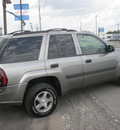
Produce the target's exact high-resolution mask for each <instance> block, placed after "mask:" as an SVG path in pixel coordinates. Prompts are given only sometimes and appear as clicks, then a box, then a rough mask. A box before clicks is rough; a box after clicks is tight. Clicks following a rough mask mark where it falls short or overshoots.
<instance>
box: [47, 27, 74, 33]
mask: <svg viewBox="0 0 120 130" xmlns="http://www.w3.org/2000/svg"><path fill="white" fill-rule="evenodd" d="M47 31H48V32H50V31H67V32H70V31H76V30H73V29H66V28H53V29H49V30H47Z"/></svg>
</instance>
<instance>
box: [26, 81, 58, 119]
mask: <svg viewBox="0 0 120 130" xmlns="http://www.w3.org/2000/svg"><path fill="white" fill-rule="evenodd" d="M57 101H58V96H57V92H56V90H55V89H54V88H53V87H52V86H51V85H49V84H45V83H41V84H37V85H34V86H32V87H31V88H30V89H29V90H28V92H27V94H26V97H25V108H26V110H27V112H28V113H29V114H31V115H32V116H35V117H45V116H48V115H50V114H51V113H52V112H53V111H54V110H55V108H56V106H57Z"/></svg>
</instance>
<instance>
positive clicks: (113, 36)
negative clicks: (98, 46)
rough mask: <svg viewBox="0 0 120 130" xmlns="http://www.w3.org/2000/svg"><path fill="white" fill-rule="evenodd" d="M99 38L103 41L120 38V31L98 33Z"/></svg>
mask: <svg viewBox="0 0 120 130" xmlns="http://www.w3.org/2000/svg"><path fill="white" fill-rule="evenodd" d="M99 36H100V38H102V39H103V40H105V41H118V40H120V33H111V34H100V35H99Z"/></svg>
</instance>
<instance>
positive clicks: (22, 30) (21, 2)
mask: <svg viewBox="0 0 120 130" xmlns="http://www.w3.org/2000/svg"><path fill="white" fill-rule="evenodd" d="M20 18H21V32H23V26H22V24H23V23H22V0H20Z"/></svg>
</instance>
